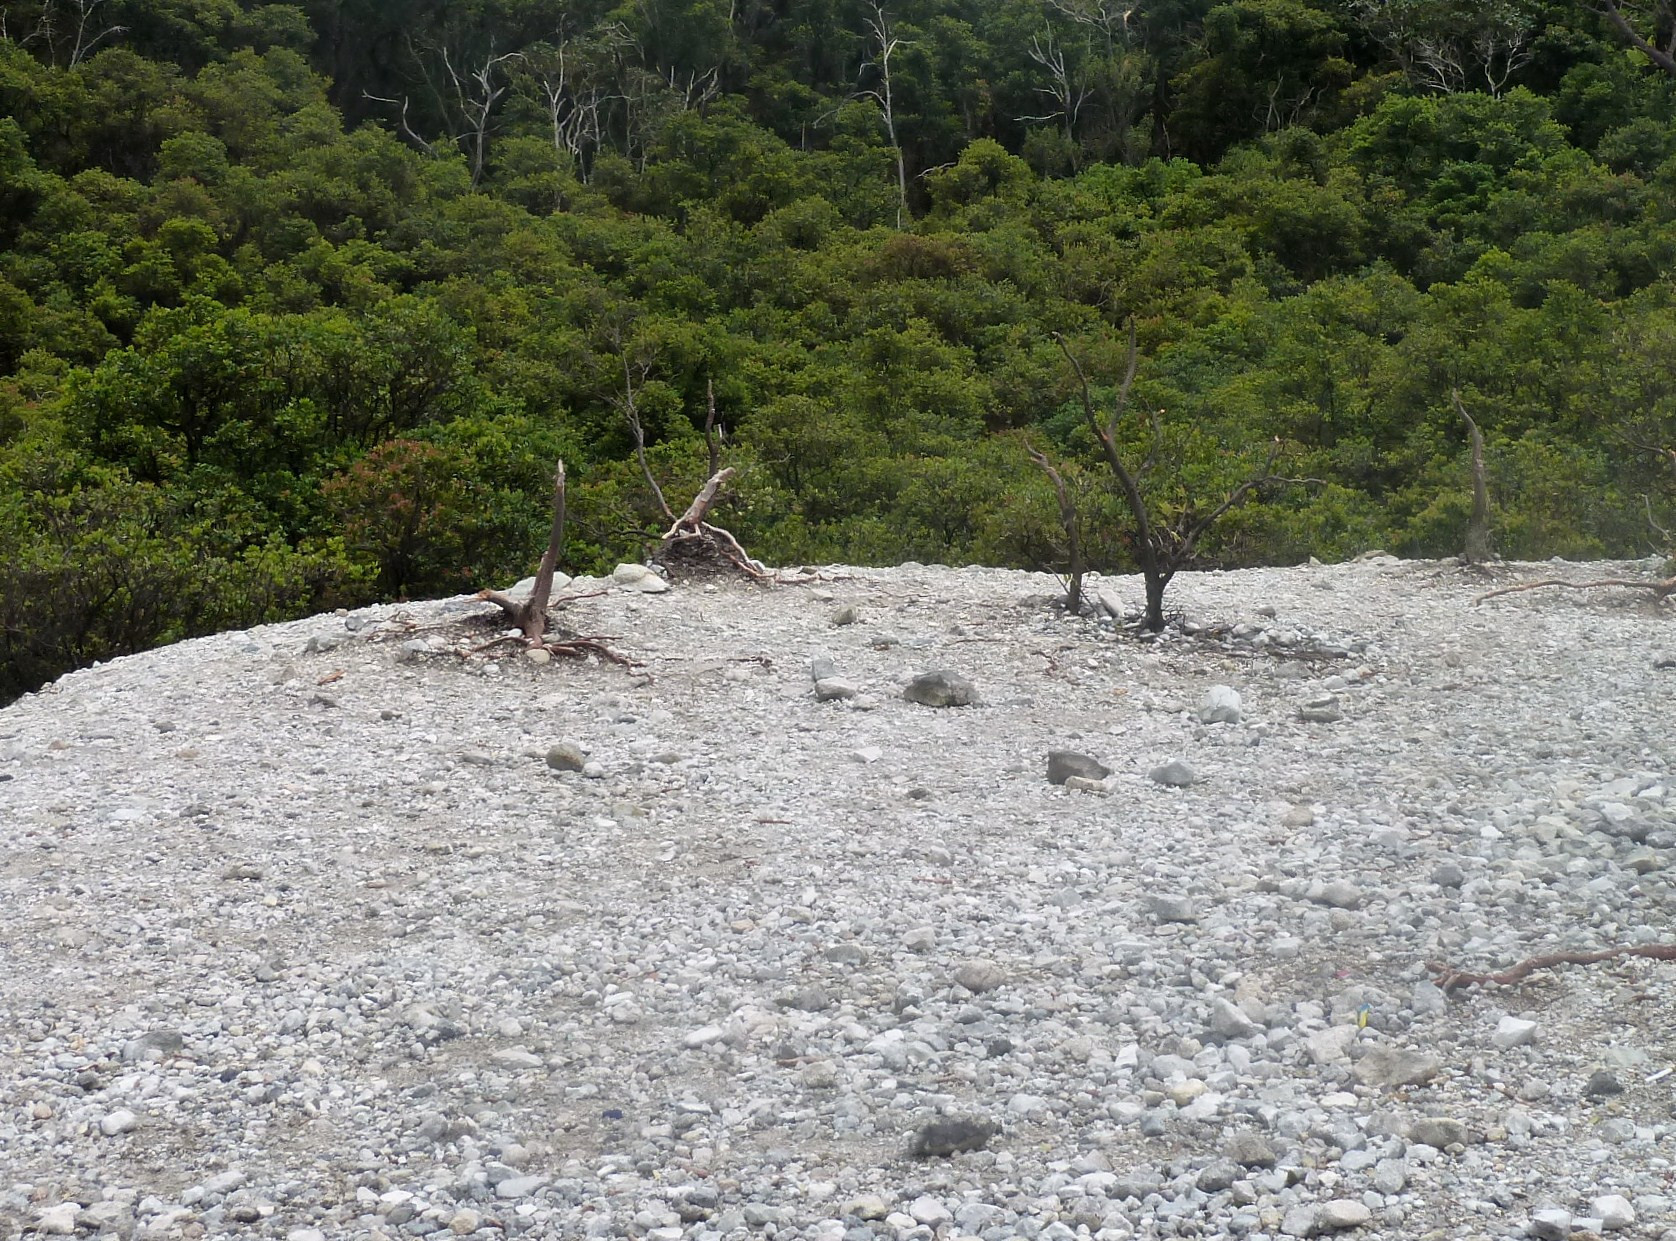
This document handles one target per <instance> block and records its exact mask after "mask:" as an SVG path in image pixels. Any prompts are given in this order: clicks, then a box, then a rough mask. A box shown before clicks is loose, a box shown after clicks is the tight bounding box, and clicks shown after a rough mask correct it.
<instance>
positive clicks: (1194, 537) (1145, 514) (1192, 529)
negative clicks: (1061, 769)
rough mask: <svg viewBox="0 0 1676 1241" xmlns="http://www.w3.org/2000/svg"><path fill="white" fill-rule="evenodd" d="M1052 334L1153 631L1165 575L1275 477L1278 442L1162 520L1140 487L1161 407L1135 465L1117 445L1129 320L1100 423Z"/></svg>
mask: <svg viewBox="0 0 1676 1241" xmlns="http://www.w3.org/2000/svg"><path fill="white" fill-rule="evenodd" d="M1053 339H1054V340H1055V341H1056V342H1057V343H1058V345H1059V351H1060V352H1061V353H1063V354H1064V355H1065V360H1066V361H1067V362H1069V363H1070V365H1071V370H1072V372H1073V373H1074V374H1075V375H1076V378H1077V385H1078V387H1079V389H1080V392H1081V397H1082V412H1083V420H1084V421H1085V422H1086V423H1087V424H1088V429H1089V431H1091V432H1092V433H1093V435H1094V439H1095V440H1096V442H1098V444H1099V445H1100V452H1101V455H1102V456H1103V457H1104V458H1105V462H1106V464H1107V465H1108V466H1109V467H1110V468H1111V472H1112V477H1113V478H1115V479H1116V480H1117V486H1118V490H1119V491H1120V492H1121V493H1122V496H1123V502H1124V504H1125V505H1126V506H1127V507H1128V509H1129V518H1130V522H1131V523H1132V525H1131V531H1130V535H1131V539H1130V541H1131V543H1132V545H1133V548H1134V555H1135V559H1136V560H1137V561H1138V562H1139V563H1140V568H1141V577H1142V579H1143V580H1144V581H1145V583H1146V613H1145V615H1144V616H1143V617H1142V619H1141V626H1142V628H1144V629H1146V630H1147V631H1148V632H1151V633H1157V632H1158V631H1159V630H1161V629H1163V628H1164V591H1165V589H1166V588H1167V587H1168V586H1169V584H1170V580H1171V579H1172V578H1174V577H1175V575H1176V574H1177V573H1178V572H1179V571H1180V570H1181V569H1182V568H1184V567H1185V566H1186V565H1188V564H1189V563H1190V562H1191V561H1192V560H1193V557H1194V554H1195V553H1196V552H1197V550H1198V545H1199V539H1200V538H1201V537H1203V535H1204V533H1205V531H1207V530H1209V529H1210V528H1211V527H1212V526H1213V525H1215V524H1216V523H1217V521H1219V520H1220V519H1221V518H1222V517H1223V515H1224V514H1226V513H1227V512H1228V511H1229V510H1230V509H1232V508H1233V507H1234V506H1235V505H1237V504H1239V503H1241V502H1242V501H1243V500H1244V499H1245V498H1246V497H1247V496H1249V495H1250V494H1251V493H1252V492H1253V491H1255V490H1256V489H1257V488H1258V487H1261V486H1263V485H1264V484H1265V483H1270V482H1276V481H1279V480H1278V479H1277V478H1276V477H1275V474H1274V463H1275V461H1276V460H1277V459H1278V457H1279V455H1280V441H1279V440H1278V439H1276V440H1275V441H1274V443H1273V445H1272V446H1271V448H1270V449H1269V454H1268V458H1267V460H1266V461H1265V462H1264V464H1263V468H1262V470H1261V471H1260V472H1259V473H1257V474H1255V475H1253V476H1252V477H1250V478H1248V479H1246V480H1245V481H1244V482H1242V483H1240V484H1239V485H1238V486H1236V487H1235V488H1234V489H1233V490H1232V491H1230V492H1229V493H1228V494H1227V495H1226V496H1224V497H1223V498H1222V499H1221V500H1220V501H1218V502H1217V503H1216V504H1214V505H1212V506H1211V507H1209V508H1207V509H1200V508H1199V507H1198V506H1197V505H1195V504H1193V503H1191V502H1189V503H1188V504H1186V505H1183V506H1182V509H1181V511H1180V512H1179V513H1177V514H1176V515H1175V516H1174V517H1172V518H1170V519H1169V520H1168V521H1165V520H1163V519H1162V518H1161V517H1159V516H1155V515H1154V512H1153V509H1152V508H1151V506H1149V505H1148V504H1147V500H1146V496H1145V495H1144V494H1143V493H1142V491H1141V483H1142V481H1143V480H1144V479H1145V477H1146V475H1147V474H1148V473H1149V472H1150V471H1151V470H1152V468H1153V466H1154V465H1156V464H1157V462H1158V456H1159V453H1160V451H1161V450H1162V448H1163V442H1164V432H1163V423H1162V419H1161V417H1160V414H1161V413H1162V411H1157V412H1155V413H1154V414H1153V417H1152V445H1151V447H1150V448H1149V449H1148V451H1147V455H1146V457H1145V458H1144V459H1143V460H1142V461H1141V462H1140V463H1139V464H1138V465H1137V466H1135V467H1133V468H1131V467H1130V464H1129V463H1128V462H1127V461H1126V460H1124V457H1123V452H1122V450H1121V449H1120V448H1119V447H1118V444H1117V436H1118V432H1119V430H1120V429H1121V427H1122V422H1123V415H1124V413H1125V411H1126V410H1127V408H1128V404H1129V389H1130V388H1131V387H1132V386H1133V385H1134V382H1135V369H1136V366H1137V364H1138V360H1139V354H1138V351H1137V348H1136V337H1135V321H1134V320H1133V319H1131V320H1130V321H1129V350H1128V356H1127V360H1126V361H1125V363H1124V367H1123V382H1122V383H1121V384H1120V385H1119V387H1118V390H1117V398H1116V400H1115V401H1114V402H1113V404H1112V412H1111V417H1110V418H1108V419H1106V420H1105V421H1104V422H1102V421H1101V420H1100V417H1099V415H1097V414H1096V413H1095V412H1094V396H1093V393H1092V392H1091V391H1090V389H1089V386H1088V376H1087V374H1086V373H1085V372H1084V371H1083V368H1082V363H1080V362H1078V361H1077V358H1076V355H1075V354H1073V353H1072V352H1071V348H1070V346H1069V345H1068V344H1066V342H1065V338H1064V337H1063V336H1061V335H1060V334H1059V333H1057V332H1055V333H1054V336H1053Z"/></svg>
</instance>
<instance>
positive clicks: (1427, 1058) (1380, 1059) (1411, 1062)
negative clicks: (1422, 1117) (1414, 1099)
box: [1356, 1047, 1443, 1089]
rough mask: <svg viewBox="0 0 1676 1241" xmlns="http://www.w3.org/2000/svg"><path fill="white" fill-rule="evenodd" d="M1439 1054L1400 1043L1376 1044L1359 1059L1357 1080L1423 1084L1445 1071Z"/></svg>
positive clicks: (1387, 1084)
mask: <svg viewBox="0 0 1676 1241" xmlns="http://www.w3.org/2000/svg"><path fill="white" fill-rule="evenodd" d="M1442 1068H1443V1065H1442V1064H1441V1063H1440V1062H1439V1060H1438V1058H1437V1057H1436V1056H1432V1055H1427V1054H1426V1053H1425V1052H1419V1051H1408V1050H1406V1049H1404V1048H1398V1047H1374V1048H1373V1049H1371V1050H1370V1051H1369V1052H1368V1054H1367V1055H1365V1056H1363V1057H1362V1058H1361V1059H1360V1060H1358V1061H1357V1062H1356V1080H1357V1081H1359V1082H1361V1083H1362V1084H1363V1085H1364V1086H1383V1087H1385V1088H1386V1089H1394V1088H1396V1087H1398V1086H1423V1085H1425V1084H1426V1083H1427V1082H1429V1081H1431V1080H1432V1078H1434V1077H1436V1076H1437V1075H1438V1073H1439V1072H1441V1071H1442Z"/></svg>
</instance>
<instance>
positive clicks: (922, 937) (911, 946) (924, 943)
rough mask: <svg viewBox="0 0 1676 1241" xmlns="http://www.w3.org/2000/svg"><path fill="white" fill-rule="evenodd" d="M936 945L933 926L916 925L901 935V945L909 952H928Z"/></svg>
mask: <svg viewBox="0 0 1676 1241" xmlns="http://www.w3.org/2000/svg"><path fill="white" fill-rule="evenodd" d="M936 945H937V930H936V928H935V927H929V926H916V927H914V928H913V929H912V930H909V931H906V932H904V933H903V935H902V946H903V947H904V948H906V949H907V950H908V951H909V952H929V951H931V949H932V948H934V947H936Z"/></svg>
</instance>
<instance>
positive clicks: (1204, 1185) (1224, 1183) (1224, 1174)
mask: <svg viewBox="0 0 1676 1241" xmlns="http://www.w3.org/2000/svg"><path fill="white" fill-rule="evenodd" d="M1239 1179H1240V1169H1239V1165H1238V1164H1235V1163H1231V1162H1229V1161H1227V1160H1221V1161H1218V1162H1217V1163H1213V1164H1211V1165H1209V1166H1208V1167H1206V1168H1205V1169H1204V1170H1203V1171H1201V1172H1200V1173H1199V1175H1198V1177H1197V1178H1196V1179H1195V1180H1194V1182H1193V1184H1194V1185H1196V1186H1197V1187H1198V1188H1199V1189H1201V1190H1203V1191H1204V1192H1205V1193H1207V1194H1219V1193H1221V1192H1222V1191H1223V1190H1225V1189H1229V1188H1232V1186H1233V1184H1234V1182H1235V1181H1237V1180H1239Z"/></svg>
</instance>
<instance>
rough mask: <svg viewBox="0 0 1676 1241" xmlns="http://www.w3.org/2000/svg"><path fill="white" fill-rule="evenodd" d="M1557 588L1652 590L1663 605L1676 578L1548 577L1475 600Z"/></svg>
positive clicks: (1675, 590)
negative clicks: (1571, 579)
mask: <svg viewBox="0 0 1676 1241" xmlns="http://www.w3.org/2000/svg"><path fill="white" fill-rule="evenodd" d="M1548 586H1557V587H1560V588H1561V589H1563V590H1595V589H1597V588H1599V587H1602V586H1622V587H1624V588H1626V589H1628V590H1650V591H1652V592H1653V596H1654V601H1655V602H1658V603H1663V602H1664V601H1665V600H1666V599H1668V598H1669V597H1670V596H1671V595H1672V594H1676V577H1666V578H1655V579H1654V580H1652V581H1647V580H1646V579H1644V578H1633V577H1603V578H1601V579H1599V580H1598V581H1594V582H1568V581H1566V580H1565V579H1564V578H1558V577H1548V578H1543V579H1542V580H1541V581H1540V582H1521V583H1519V585H1517V586H1503V587H1502V588H1501V589H1500V590H1492V591H1489V592H1487V593H1485V594H1482V595H1479V596H1478V598H1476V599H1474V600H1473V601H1472V602H1473V605H1474V606H1477V605H1478V604H1480V603H1483V602H1484V600H1486V599H1494V598H1495V597H1496V596H1497V595H1516V594H1518V593H1520V592H1521V591H1526V590H1541V589H1543V588H1544V587H1548Z"/></svg>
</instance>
